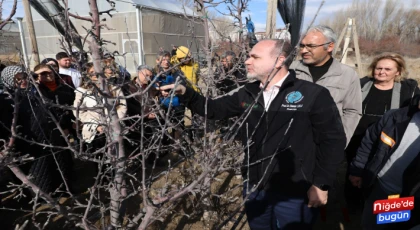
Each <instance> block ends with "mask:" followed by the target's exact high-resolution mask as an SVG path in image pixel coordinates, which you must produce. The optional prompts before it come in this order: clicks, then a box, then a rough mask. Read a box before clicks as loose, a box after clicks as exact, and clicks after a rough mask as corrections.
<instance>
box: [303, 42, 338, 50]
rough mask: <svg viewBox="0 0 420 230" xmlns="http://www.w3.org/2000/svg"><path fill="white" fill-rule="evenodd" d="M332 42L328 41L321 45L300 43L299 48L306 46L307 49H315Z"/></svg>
mask: <svg viewBox="0 0 420 230" xmlns="http://www.w3.org/2000/svg"><path fill="white" fill-rule="evenodd" d="M330 43H332V42H327V43H324V44H321V45H314V44H308V45H305V44H302V43H300V44H299V49H301V50H303V49H304V48H306V49H307V50H313V49H315V48H318V47H320V46H323V45H327V44H330Z"/></svg>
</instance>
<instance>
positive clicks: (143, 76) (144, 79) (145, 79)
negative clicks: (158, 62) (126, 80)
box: [137, 69, 153, 85]
mask: <svg viewBox="0 0 420 230" xmlns="http://www.w3.org/2000/svg"><path fill="white" fill-rule="evenodd" d="M138 76H139V77H138V78H137V83H139V84H140V85H147V84H149V82H150V80H151V79H152V78H153V73H152V72H151V71H150V70H147V69H143V70H140V71H139V75H138Z"/></svg>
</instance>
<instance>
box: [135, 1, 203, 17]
mask: <svg viewBox="0 0 420 230" xmlns="http://www.w3.org/2000/svg"><path fill="white" fill-rule="evenodd" d="M132 2H133V4H134V5H137V6H143V7H145V8H149V9H155V10H161V11H165V12H170V13H176V14H184V13H185V14H186V15H189V16H193V15H197V13H194V11H193V10H192V9H191V8H189V7H187V6H182V5H181V4H179V3H178V4H177V3H174V2H170V1H168V0H159V1H156V0H132Z"/></svg>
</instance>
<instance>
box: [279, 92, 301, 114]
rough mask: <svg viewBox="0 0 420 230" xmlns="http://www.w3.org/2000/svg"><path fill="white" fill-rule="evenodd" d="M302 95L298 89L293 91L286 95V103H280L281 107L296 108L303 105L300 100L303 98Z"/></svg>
mask: <svg viewBox="0 0 420 230" xmlns="http://www.w3.org/2000/svg"><path fill="white" fill-rule="evenodd" d="M303 98H304V96H303V94H302V93H301V92H299V91H293V92H290V93H288V94H287V95H286V98H285V99H286V103H285V104H282V105H281V107H282V108H286V109H287V110H297V109H299V108H302V107H303V104H302V103H300V104H299V102H301V101H302V100H303Z"/></svg>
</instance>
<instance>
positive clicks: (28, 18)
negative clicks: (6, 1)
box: [22, 0, 39, 65]
mask: <svg viewBox="0 0 420 230" xmlns="http://www.w3.org/2000/svg"><path fill="white" fill-rule="evenodd" d="M22 4H23V8H24V10H25V21H26V27H27V28H28V34H29V40H30V41H31V46H32V60H34V62H35V65H38V64H39V52H38V44H37V43H36V35H35V29H34V22H33V20H32V12H31V7H30V5H29V0H22Z"/></svg>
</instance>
